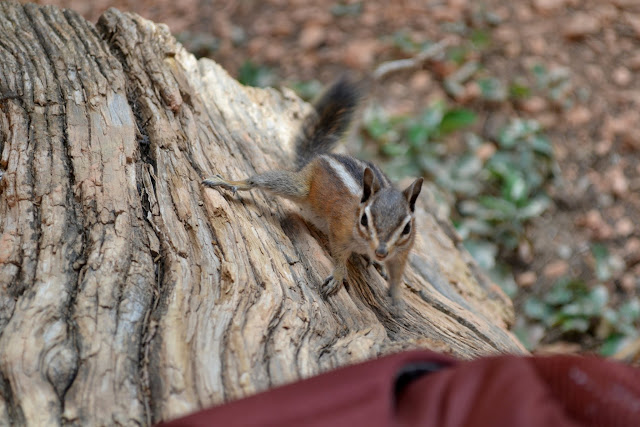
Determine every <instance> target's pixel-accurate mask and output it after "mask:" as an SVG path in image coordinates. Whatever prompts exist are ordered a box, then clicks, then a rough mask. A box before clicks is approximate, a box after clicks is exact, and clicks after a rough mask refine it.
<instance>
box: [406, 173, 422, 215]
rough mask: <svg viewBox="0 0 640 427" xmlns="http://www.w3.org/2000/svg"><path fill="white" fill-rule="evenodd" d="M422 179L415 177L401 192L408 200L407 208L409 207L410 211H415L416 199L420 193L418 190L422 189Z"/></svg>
mask: <svg viewBox="0 0 640 427" xmlns="http://www.w3.org/2000/svg"><path fill="white" fill-rule="evenodd" d="M422 181H424V179H422V178H418V179H416V180H415V181H413V183H412V184H411V185H410V186H408V187H407V188H406V189H405V190H404V191H403V192H402V194H404V197H405V199H407V202H409V208H411V212H413V211H415V209H416V199H417V198H418V195H419V194H420V190H422Z"/></svg>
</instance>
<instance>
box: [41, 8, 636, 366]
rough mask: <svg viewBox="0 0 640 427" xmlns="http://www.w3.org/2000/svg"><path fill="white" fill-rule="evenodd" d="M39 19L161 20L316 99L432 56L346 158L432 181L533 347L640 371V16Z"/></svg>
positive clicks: (233, 68)
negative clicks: (333, 85)
mask: <svg viewBox="0 0 640 427" xmlns="http://www.w3.org/2000/svg"><path fill="white" fill-rule="evenodd" d="M38 3H51V4H57V5H59V6H62V7H66V8H70V9H74V10H75V11H77V12H79V13H80V14H82V15H83V16H84V17H86V18H87V19H88V20H90V21H92V22H95V21H96V20H97V19H98V18H99V16H100V14H101V13H102V12H103V11H104V10H105V9H107V8H108V7H117V8H119V9H121V10H124V11H131V12H136V13H138V14H140V15H142V16H143V17H145V18H148V19H150V20H153V21H155V22H164V23H166V24H167V25H168V26H169V28H170V29H171V31H172V33H173V34H174V35H175V36H176V37H177V38H178V40H179V41H180V42H182V43H183V44H184V46H185V47H186V48H187V49H188V50H189V51H191V52H193V53H194V54H195V55H197V56H199V57H202V56H206V57H209V58H212V59H214V60H215V61H217V62H218V63H220V64H221V65H222V66H224V67H225V68H226V69H227V70H228V71H229V73H230V74H231V75H233V76H235V77H236V78H238V79H239V80H240V81H241V82H242V83H244V84H246V85H252V86H276V87H277V86H288V87H291V88H293V89H295V90H296V91H297V92H298V93H299V94H300V96H301V97H303V98H305V99H307V100H309V99H311V98H313V97H314V96H315V95H316V94H317V93H318V92H319V91H320V90H321V89H322V87H323V85H324V84H327V83H329V82H330V81H331V80H333V79H334V78H335V77H336V76H337V75H338V74H339V73H340V72H341V71H343V70H345V69H347V70H352V71H353V72H355V73H356V74H360V75H370V74H371V73H373V72H374V71H375V70H376V69H378V67H379V66H380V64H382V63H384V62H387V61H400V60H403V59H411V58H418V57H420V56H421V55H422V56H424V57H426V58H425V59H424V60H420V61H414V62H415V64H408V65H407V64H406V63H405V62H394V63H393V65H394V66H396V67H397V69H395V70H394V71H391V72H389V73H388V74H386V75H384V76H382V77H380V78H378V81H377V84H376V85H374V88H373V93H372V96H371V99H370V100H369V101H368V102H367V105H366V107H365V108H364V109H363V112H362V117H361V120H360V123H359V125H358V126H357V129H356V131H355V135H354V136H353V137H352V138H350V150H351V151H352V152H353V154H357V155H359V156H361V157H364V158H369V159H374V160H376V161H378V162H380V163H381V164H382V165H383V166H384V167H385V169H386V171H387V172H388V173H389V174H390V175H391V176H392V177H393V178H395V179H402V178H404V177H407V176H416V175H423V176H425V177H427V178H429V180H430V181H431V183H432V184H431V189H432V191H433V194H435V195H436V199H437V202H438V206H439V209H440V213H441V214H443V215H446V216H447V217H449V218H451V220H452V222H453V224H454V225H455V227H456V230H457V232H458V233H459V234H460V237H461V238H462V239H463V241H464V244H465V246H466V247H467V248H468V250H469V251H470V252H471V253H472V255H473V256H474V257H475V258H476V260H477V261H478V263H479V264H480V265H481V266H482V267H483V268H484V269H485V270H486V271H487V272H488V273H489V274H490V276H491V277H492V278H493V279H494V280H495V281H496V282H497V283H498V284H500V285H501V286H502V288H503V289H504V290H505V291H506V292H507V293H508V294H509V295H510V296H511V297H512V298H513V300H514V302H515V305H516V314H517V323H516V325H515V329H514V330H515V332H516V334H517V335H518V337H519V338H520V339H521V340H522V342H523V343H524V344H525V345H526V346H527V347H528V348H529V349H531V350H532V351H536V352H540V353H544V352H562V353H576V352H579V353H596V354H601V355H605V356H609V357H615V358H619V359H625V360H633V359H635V360H636V362H637V361H638V359H639V358H640V333H639V326H640V298H639V295H640V228H639V227H638V223H639V221H640V191H639V190H640V161H639V160H640V108H639V104H640V79H639V77H638V76H637V75H636V74H637V71H638V70H640V2H639V1H637V0H522V1H519V2H513V1H510V0H474V1H471V0H396V1H393V2H389V1H382V0H369V1H366V2H365V1H347V0H345V1H337V0H336V1H334V0H325V1H307V0H262V1H256V0H237V1H226V2H225V1H213V0H182V1H179V2H178V1H167V0H154V1H150V0H149V1H146V0H141V1H124V0H122V1H118V0H114V1H109V0H97V1H92V2H87V1H84V0H82V1H81V0H68V1H67V0H60V1H43V2H38ZM378 70H379V69H378ZM379 71H380V70H379Z"/></svg>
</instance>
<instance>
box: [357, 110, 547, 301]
mask: <svg viewBox="0 0 640 427" xmlns="http://www.w3.org/2000/svg"><path fill="white" fill-rule="evenodd" d="M476 119H477V117H476V114H475V113H474V112H473V111H470V110H467V109H463V108H451V107H449V106H447V104H445V103H444V102H436V103H434V104H432V105H431V106H429V108H427V109H426V110H424V111H423V112H422V113H420V114H418V115H417V116H416V117H389V116H387V115H385V114H384V113H383V112H382V111H381V110H380V109H373V110H369V111H368V112H367V113H366V115H365V120H364V129H365V131H366V134H367V135H368V136H369V137H370V138H371V139H373V140H374V141H376V142H377V143H378V146H379V149H380V152H381V153H382V154H383V155H384V156H385V157H387V158H388V159H389V162H388V164H387V172H389V174H390V175H392V176H394V177H395V178H399V177H402V176H407V175H423V174H426V175H428V176H430V177H431V178H432V179H433V181H435V183H436V184H437V185H438V186H439V187H440V188H442V189H443V190H445V191H447V192H448V193H449V194H450V195H451V197H452V200H453V205H454V207H455V209H454V212H453V214H452V219H453V221H454V224H455V226H456V228H457V229H458V231H459V232H460V234H461V235H462V237H463V238H464V239H465V246H466V247H467V249H468V250H469V252H470V253H471V254H472V255H473V256H474V258H475V259H476V260H478V262H479V264H480V265H481V266H482V267H483V268H485V269H486V270H487V271H488V272H489V274H490V275H491V276H492V278H494V280H496V281H497V282H498V283H500V284H501V285H502V286H503V288H504V289H505V290H506V291H507V292H508V293H509V294H510V295H514V294H515V292H516V290H517V288H516V286H515V283H514V281H513V277H512V275H511V274H510V271H509V269H508V268H507V267H506V265H505V264H503V263H501V262H499V261H498V260H499V259H501V258H504V257H505V256H507V255H509V254H511V253H512V252H513V251H514V250H515V249H516V248H517V247H518V245H519V244H520V243H521V242H522V240H523V239H525V225H526V223H527V221H529V220H531V219H532V218H534V217H536V216H539V215H541V214H542V213H543V212H544V211H546V210H547V209H548V208H549V207H550V205H551V200H550V198H549V197H548V196H547V194H546V192H545V190H544V186H545V185H546V184H547V183H548V180H549V178H550V177H551V176H552V165H553V150H552V147H551V144H550V142H549V140H548V139H547V138H546V137H545V136H544V135H543V133H542V130H541V127H540V125H539V124H538V123H537V122H535V121H532V120H522V119H514V120H512V121H511V122H509V124H508V125H507V126H505V127H504V129H502V130H501V131H500V133H499V135H498V137H497V139H496V141H495V142H494V143H493V144H494V147H495V151H494V153H493V155H491V156H490V157H489V158H487V159H484V160H483V159H480V158H479V157H478V156H477V155H476V151H477V150H478V148H479V147H480V146H481V145H483V141H482V140H481V139H480V138H479V137H478V136H477V135H476V134H473V133H467V134H466V136H465V138H463V139H464V145H463V147H462V149H457V150H455V151H453V152H452V150H450V149H448V148H447V146H446V145H445V144H444V143H443V140H446V138H447V136H448V135H450V134H452V133H454V132H456V131H460V130H464V129H468V128H469V127H470V126H472V125H473V124H474V123H475V121H476ZM455 137H456V138H458V139H460V136H459V135H456V136H455ZM484 144H488V143H484Z"/></svg>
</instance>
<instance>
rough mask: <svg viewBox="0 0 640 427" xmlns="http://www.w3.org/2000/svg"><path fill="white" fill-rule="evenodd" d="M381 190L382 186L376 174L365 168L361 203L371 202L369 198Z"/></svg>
mask: <svg viewBox="0 0 640 427" xmlns="http://www.w3.org/2000/svg"><path fill="white" fill-rule="evenodd" d="M379 189H380V184H379V183H378V180H377V179H376V176H375V174H374V173H373V171H372V170H371V168H365V170H364V176H363V177H362V200H360V203H364V202H366V201H367V200H369V198H370V197H371V196H372V195H374V194H376V192H377V191H378V190H379Z"/></svg>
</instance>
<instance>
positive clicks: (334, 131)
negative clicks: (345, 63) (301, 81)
mask: <svg viewBox="0 0 640 427" xmlns="http://www.w3.org/2000/svg"><path fill="white" fill-rule="evenodd" d="M360 97H361V88H360V87H359V86H358V85H357V84H355V83H353V82H352V81H351V80H350V79H349V78H348V77H346V76H345V77H342V78H340V79H339V80H338V81H336V82H335V83H333V84H332V85H331V86H329V88H328V89H327V90H326V91H325V92H324V94H323V95H322V96H321V97H320V99H319V100H318V101H316V102H315V103H314V109H315V112H313V113H311V114H310V115H309V116H308V117H307V118H306V119H305V120H304V123H303V125H302V129H301V130H300V133H299V134H298V136H297V137H296V147H295V148H296V166H297V167H298V168H302V167H304V165H306V164H307V163H308V162H309V161H310V160H311V159H312V158H313V157H315V156H319V155H321V154H324V153H327V152H329V151H331V150H332V149H333V148H334V147H335V146H336V144H337V143H338V141H339V140H340V138H341V137H342V135H343V134H344V132H345V131H346V130H347V128H348V127H349V124H350V122H351V118H352V117H353V112H354V111H355V109H356V107H357V105H358V101H359V100H360Z"/></svg>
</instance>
